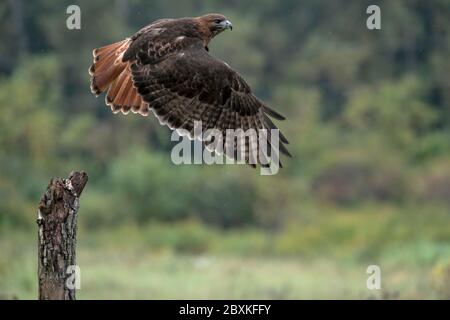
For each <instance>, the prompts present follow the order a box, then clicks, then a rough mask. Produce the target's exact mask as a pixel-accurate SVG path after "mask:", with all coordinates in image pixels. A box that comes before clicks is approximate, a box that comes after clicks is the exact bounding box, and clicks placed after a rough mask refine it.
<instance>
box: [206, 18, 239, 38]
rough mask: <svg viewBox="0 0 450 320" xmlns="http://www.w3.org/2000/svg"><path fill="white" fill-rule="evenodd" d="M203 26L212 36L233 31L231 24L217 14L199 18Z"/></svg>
mask: <svg viewBox="0 0 450 320" xmlns="http://www.w3.org/2000/svg"><path fill="white" fill-rule="evenodd" d="M198 19H199V20H200V22H201V23H202V25H203V26H205V27H206V28H208V30H209V31H210V32H211V34H212V36H213V37H214V36H217V35H218V34H219V33H221V32H222V31H225V30H226V29H230V30H233V25H232V24H231V22H230V21H229V20H228V19H227V18H226V17H225V16H223V15H221V14H217V13H210V14H207V15H204V16H201V17H199V18H198Z"/></svg>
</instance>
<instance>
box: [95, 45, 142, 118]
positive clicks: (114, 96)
mask: <svg viewBox="0 0 450 320" xmlns="http://www.w3.org/2000/svg"><path fill="white" fill-rule="evenodd" d="M129 45H130V40H129V39H125V40H123V41H120V42H116V43H113V44H110V45H107V46H104V47H102V48H98V49H95V50H94V51H93V56H94V62H93V64H92V65H91V67H90V68H89V74H90V75H91V91H92V93H93V94H95V95H96V96H98V95H100V94H101V93H102V92H105V91H107V92H108V93H107V95H106V98H105V100H106V104H107V105H109V106H110V107H111V110H112V111H113V112H114V113H117V112H122V113H123V114H128V113H129V112H130V110H131V111H132V112H133V113H140V114H142V115H145V116H146V115H148V112H149V105H148V104H147V103H146V102H144V101H142V99H141V97H140V96H139V94H138V93H137V90H136V89H135V88H134V86H133V81H132V78H131V72H130V69H129V63H128V62H123V61H122V59H123V54H124V53H125V51H126V50H127V49H128V47H129Z"/></svg>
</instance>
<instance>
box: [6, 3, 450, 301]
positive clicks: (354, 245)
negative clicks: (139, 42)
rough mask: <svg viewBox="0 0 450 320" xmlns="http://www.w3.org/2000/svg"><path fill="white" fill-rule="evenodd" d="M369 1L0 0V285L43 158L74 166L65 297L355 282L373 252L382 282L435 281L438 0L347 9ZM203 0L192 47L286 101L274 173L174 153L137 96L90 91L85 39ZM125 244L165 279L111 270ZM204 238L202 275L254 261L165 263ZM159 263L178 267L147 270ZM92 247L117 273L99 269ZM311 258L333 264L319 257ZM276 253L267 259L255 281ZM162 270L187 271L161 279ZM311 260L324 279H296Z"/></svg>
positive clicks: (439, 146)
mask: <svg viewBox="0 0 450 320" xmlns="http://www.w3.org/2000/svg"><path fill="white" fill-rule="evenodd" d="M71 4H77V5H79V6H80V7H81V13H82V17H81V23H82V24H81V26H82V29H81V30H68V29H67V28H66V19H67V17H68V15H67V14H66V8H67V7H68V6H69V5H71ZM370 4H373V3H372V2H371V1H332V0H327V1H313V0H304V1H293V0H284V1H277V0H262V1H258V3H255V2H253V1H235V0H229V1H219V0H214V1H199V0H190V1H165V0H153V1H144V0H115V1H106V0H105V1H87V0H86V1H58V2H55V1H50V0H36V1H24V0H15V1H13V0H10V1H3V2H1V3H0V17H1V19H0V38H1V39H2V43H3V44H2V46H0V165H1V168H2V169H1V172H0V252H1V253H0V297H6V298H10V297H14V296H16V295H17V297H19V298H21V297H24V298H26V297H34V292H33V290H35V283H34V282H35V281H34V275H35V273H33V272H34V268H35V267H34V260H33V257H34V254H35V253H34V251H35V250H34V245H35V243H34V235H35V225H34V223H35V210H36V206H37V203H38V201H39V198H40V196H41V194H42V193H43V191H44V189H45V186H46V184H47V183H48V181H49V178H50V177H52V176H67V174H68V173H69V171H70V170H72V169H83V170H86V171H87V172H88V173H89V175H90V182H89V184H88V186H87V189H86V191H85V194H84V195H83V198H82V203H81V210H80V217H79V223H80V224H81V230H80V239H79V241H80V246H81V249H80V250H81V252H80V258H79V260H80V264H81V266H82V268H83V267H84V268H85V269H84V270H86V271H85V272H86V273H87V276H86V277H87V278H88V279H90V280H91V282H90V283H91V285H89V283H87V284H86V286H85V288H88V289H85V290H84V291H82V293H81V295H82V296H83V294H85V295H84V297H105V298H108V297H137V298H141V297H147V298H159V297H167V298H176V297H182V298H189V297H198V298H209V297H212V298H217V297H222V296H221V295H220V294H218V292H221V294H224V295H225V296H223V297H228V298H246V297H249V298H311V297H319V298H322V297H324V298H330V297H341V298H345V297H367V296H368V295H369V294H372V293H368V292H367V290H366V289H365V288H364V286H365V280H364V277H365V267H363V266H366V265H368V264H369V262H370V263H376V264H380V265H381V267H382V270H383V266H384V267H385V268H387V270H390V273H389V274H388V275H387V277H390V278H388V279H390V282H389V283H387V284H386V286H387V287H388V288H387V289H386V291H385V292H384V294H386V292H388V293H389V294H393V295H394V296H395V295H396V294H397V295H400V296H401V297H405V298H408V297H414V298H428V297H440V298H442V297H443V298H449V297H450V157H449V156H450V135H449V134H450V59H449V57H450V19H449V17H450V1H449V0H435V1H420V0H408V1H406V0H404V1H377V3H376V4H378V5H379V6H380V7H381V13H382V14H381V26H382V29H381V30H368V29H367V28H366V19H367V17H368V15H367V14H366V8H367V6H369V5H370ZM208 12H220V13H223V14H225V15H226V16H227V17H228V18H229V19H230V20H231V21H232V22H233V25H234V30H233V32H226V33H224V34H222V35H220V36H219V37H217V38H216V39H214V40H213V42H212V44H211V46H210V49H211V53H212V54H213V55H214V56H216V57H219V58H221V59H223V60H224V61H226V62H228V63H229V64H230V65H231V66H232V67H233V68H234V69H235V70H237V71H238V72H239V73H240V74H241V75H242V76H243V77H244V78H245V79H247V80H248V82H249V84H250V85H251V87H252V88H253V89H254V91H255V92H256V94H257V95H258V96H259V97H261V98H262V99H263V100H265V101H266V102H268V103H269V104H270V105H272V106H274V107H275V108H276V109H277V110H279V111H280V112H281V113H282V114H284V115H286V116H287V119H288V120H287V121H284V122H283V123H280V128H282V129H283V131H284V132H285V134H286V135H287V137H288V138H289V140H290V142H291V145H290V150H291V152H292V153H293V155H294V157H293V158H292V159H285V161H284V164H285V168H284V169H283V170H281V171H280V173H279V174H278V175H276V176H260V175H259V171H255V170H252V169H250V168H248V167H245V166H207V165H201V166H200V165H192V166H176V165H174V164H172V162H171V160H170V151H171V148H172V146H173V145H174V143H173V142H171V141H170V130H169V129H168V128H166V127H161V126H160V125H159V123H158V121H157V120H156V119H155V118H154V117H153V116H152V115H150V116H149V117H147V118H144V117H141V116H138V115H128V116H123V115H113V114H112V113H111V112H110V110H109V108H107V107H105V105H104V101H103V97H101V98H95V97H93V95H92V94H91V93H90V90H89V75H88V72H87V70H88V68H89V66H90V64H91V60H92V54H91V52H92V49H93V48H96V47H100V46H103V45H106V44H109V43H112V42H116V41H118V40H120V39H122V38H124V37H127V36H129V35H131V34H133V33H134V32H135V31H137V30H138V29H139V28H141V27H142V26H145V25H146V24H148V23H149V22H151V21H153V20H156V19H159V18H162V17H184V16H198V15H202V14H205V13H208ZM105 247H108V248H109V247H110V248H111V250H112V251H113V250H114V252H116V253H111V252H110V253H108V250H106V249H105ZM138 248H139V249H140V250H142V249H143V250H146V252H149V255H150V252H153V253H152V259H156V258H155V256H154V255H155V254H156V256H157V257H159V258H158V259H163V258H161V256H163V257H165V258H164V259H168V260H164V259H163V260H157V261H156V262H154V264H152V268H156V269H152V268H150V267H149V270H152V273H153V274H155V273H156V274H157V275H158V277H160V279H166V278H164V277H165V276H167V279H166V281H164V280H160V281H154V282H151V280H149V281H150V282H146V286H145V288H146V290H147V289H148V290H147V291H145V290H144V288H142V286H139V283H138V282H136V281H137V280H134V282H133V281H132V280H130V279H134V278H133V272H131V273H130V274H128V275H124V274H126V271H124V269H133V268H135V265H133V266H130V263H132V262H133V261H134V263H137V262H136V260H138V261H140V262H141V263H142V264H144V265H145V261H146V260H145V257H141V256H138V254H137V252H138ZM117 250H119V251H120V252H122V254H123V255H119V253H117ZM101 252H103V253H104V256H102V255H101ZM131 252H135V253H136V254H135V255H134V256H133V255H132V253H131ZM155 252H156V253H155ZM168 252H170V253H168ZM118 256H120V258H118ZM130 256H133V257H130ZM204 256H207V257H211V256H217V257H219V258H217V259H219V262H217V263H216V265H214V262H209V263H210V264H211V263H213V265H214V268H213V269H214V270H216V269H217V268H219V269H220V268H225V269H226V270H222V271H223V272H222V271H217V270H216V271H215V272H218V275H217V278H214V277H213V276H212V275H211V277H213V278H212V279H214V281H215V282H216V283H217V282H226V281H231V280H229V278H230V277H232V276H234V277H235V275H236V273H235V272H234V271H233V270H235V269H233V268H238V267H236V266H235V265H234V264H233V263H235V264H236V265H237V266H240V267H239V268H241V269H242V268H244V269H245V268H247V269H245V270H252V268H260V270H261V271H260V272H261V274H259V275H258V276H259V277H260V279H259V278H257V275H253V276H254V277H255V279H253V278H252V279H253V281H250V280H248V278H249V277H250V278H251V277H252V273H251V272H250V273H249V274H246V273H245V271H242V272H243V275H242V276H241V278H242V279H244V278H245V279H246V280H245V281H249V283H248V285H247V286H244V285H243V284H241V285H239V284H237V283H234V285H232V284H230V285H229V287H221V286H220V285H218V288H219V289H217V291H215V290H213V289H212V288H210V287H209V286H208V284H207V282H208V280H207V279H210V278H207V279H206V278H201V277H200V275H199V274H198V273H195V272H193V271H192V270H190V271H189V269H186V270H185V269H183V266H185V263H186V260H183V259H194V260H193V261H194V262H195V265H197V263H200V265H201V266H203V264H205V265H208V263H207V262H208V261H209V260H206V262H205V261H203V260H204V259H206V258H202V259H203V260H200V261H197V260H198V259H197V258H198V257H204ZM223 257H230V258H229V259H231V260H228V259H225V258H223ZM236 257H241V258H236ZM243 257H246V259H250V258H249V257H252V258H251V259H256V261H257V263H256V262H255V261H254V260H251V262H248V261H249V260H245V259H244V258H243ZM96 258H97V259H96ZM98 259H100V260H101V261H109V262H108V264H107V263H106V262H104V263H105V265H102V264H101V263H99V260H98ZM108 259H109V260H108ZM127 259H128V260H127ZM220 259H225V260H224V261H222V260H220ZM233 259H237V260H236V261H235V260H233ZM242 259H244V260H242ZM119 260H120V261H119ZM125 260H126V261H127V262H126V263H125V262H123V261H125ZM129 260H131V261H132V262H130V261H129ZM121 261H122V262H121ZM158 261H159V262H158ZM188 261H190V260H188ZM202 261H203V262H204V263H203V264H202ZM230 261H231V262H230ZM233 261H235V262H233ZM299 261H300V262H299ZM120 263H124V265H123V266H122V265H121V264H120ZM158 263H159V264H158ZM165 263H167V264H170V265H172V264H173V265H175V266H176V267H175V269H176V268H179V269H180V270H178V269H177V270H178V271H176V272H178V273H180V275H178V273H176V275H170V274H169V275H168V274H166V273H165V272H166V271H167V265H166V264H165ZM227 263H230V264H232V265H228V264H227ZM253 263H255V264H254V265H253ZM276 263H279V264H280V265H277V264H276ZM297 263H299V264H301V265H302V266H303V267H302V268H301V269H298V268H297V267H296V266H297ZM349 263H350V264H352V265H353V267H349V266H348V264H349ZM111 264H113V265H116V264H119V265H120V267H119V266H118V267H117V268H118V270H116V272H117V273H120V274H122V275H123V277H122V278H123V279H127V280H123V283H122V282H120V281H121V280H117V279H116V278H114V277H113V276H111V275H110V276H109V277H106V278H105V275H104V274H103V272H104V269H105V268H106V269H107V268H109V267H110V265H111ZM150 264H151V263H150ZM274 264H275V265H274ZM316 264H317V265H316ZM328 265H335V267H333V268H332V269H327V268H328V267H324V269H323V270H322V269H321V266H328ZM317 266H318V267H317ZM95 268H97V269H98V271H96V272H97V273H95V272H94V271H92V272H93V274H89V272H90V271H89V270H93V269H95ZM102 268H103V269H102ZM157 268H160V269H157ZM210 268H212V267H210ZM227 268H228V269H227ZM239 268H238V270H241V269H239ZM283 268H284V269H283ZM169 269H170V268H169ZM280 269H282V270H285V275H286V279H284V278H277V277H281V275H277V276H276V277H275V276H274V278H273V280H272V281H271V282H270V281H269V283H265V282H264V281H267V279H268V278H270V277H272V275H273V273H278V272H279V271H278V270H280ZM95 270H96V269H95ZM136 270H139V268H138V267H137V269H136ZM146 270H147V269H146V268H143V269H142V270H141V271H142V272H144V271H146ZM158 270H159V271H158ZM170 270H172V269H170ZM195 270H197V269H195ZM230 270H231V271H230ZM263 270H265V271H263ZM317 270H321V271H320V272H322V271H323V272H322V273H321V274H320V276H317V275H316V272H319V271H317ZM172 271H173V270H172ZM172 271H171V272H172ZM157 272H161V274H158V273H157ZM173 272H175V271H173ZM201 272H205V271H204V270H203V271H201ZM227 272H230V275H228V273H227ZM263 272H266V273H263ZM308 272H309V273H308ZM152 273H150V272H149V274H148V275H147V277H149V278H151V277H152ZM189 274H191V278H189ZM192 274H194V275H192ZM281 274H282V273H281ZM336 274H346V278H345V279H346V280H345V279H341V281H338V280H336V279H335V278H337V275H336ZM355 274H357V275H358V276H356V275H355ZM134 276H135V277H136V275H134ZM177 276H179V277H180V279H182V280H181V282H184V281H186V283H188V284H189V283H190V282H189V281H192V283H195V285H198V286H201V285H203V287H201V288H203V290H202V289H199V290H196V291H189V289H188V288H191V287H192V286H188V287H183V286H182V287H181V289H179V290H178V291H175V292H174V291H170V290H169V289H168V288H169V287H170V286H172V287H174V286H175V287H176V286H179V285H180V284H179V282H176V283H175V282H174V281H175V280H172V279H178V278H177ZM186 277H187V278H186ZM205 277H206V276H205ZM227 277H228V278H227ZM318 277H324V278H323V279H326V281H328V282H324V283H323V286H322V287H323V288H322V289H323V290H322V291H320V290H319V291H314V290H317V287H320V285H321V282H320V280H317V282H314V279H317V278H318ZM358 277H362V278H361V279H359V278H358ZM330 278H333V279H335V280H334V281H335V282H333V283H334V284H335V286H334V289H333V290H328V289H327V288H326V286H327V283H330V282H329V279H330ZM85 279H86V278H85ZM227 279H228V280H227ZM233 279H235V278H233ZM242 279H241V280H242ZM293 279H294V280H293ZM295 279H300V280H298V281H296V280H295ZM349 279H350V280H349ZM355 279H358V280H355ZM238 280H239V279H238ZM238 280H236V279H235V281H238ZM84 281H85V282H87V281H88V280H84ZM239 281H240V280H239ZM242 281H244V280H242ZM324 281H325V280H324ZM352 281H353V282H352ZM94 283H95V284H96V286H95V287H94V286H93V284H94ZM230 283H233V282H230ZM243 283H244V282H243ZM102 285H103V287H104V291H102V290H101V288H102ZM108 285H110V286H111V285H115V286H116V288H120V290H124V291H122V292H123V294H122V295H121V294H120V290H119V289H117V290H118V291H114V292H115V294H116V295H114V294H112V293H111V291H109V289H108V288H110V287H108ZM241 286H242V287H241ZM237 287H238V288H237ZM243 287H246V288H247V289H248V291H246V290H247V289H245V288H243ZM89 288H90V289H91V290H89ZM124 288H126V289H124ZM149 288H150V289H149ZM152 288H153V289H152ZM156 288H160V289H161V290H160V291H158V289H156ZM166 288H167V290H166ZM83 292H85V293H83ZM194 292H195V293H194ZM196 293H197V295H196ZM382 297H386V295H384V296H382ZM388 297H389V295H388Z"/></svg>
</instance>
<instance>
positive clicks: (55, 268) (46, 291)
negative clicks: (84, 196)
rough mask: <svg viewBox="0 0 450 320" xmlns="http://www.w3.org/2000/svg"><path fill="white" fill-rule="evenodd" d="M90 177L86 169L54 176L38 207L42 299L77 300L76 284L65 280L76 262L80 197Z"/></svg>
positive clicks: (39, 270)
mask: <svg viewBox="0 0 450 320" xmlns="http://www.w3.org/2000/svg"><path fill="white" fill-rule="evenodd" d="M87 180H88V176H87V174H86V173H85V172H72V173H71V174H70V176H69V178H68V179H61V178H53V179H52V180H51V181H50V184H49V185H48V187H47V191H46V192H45V193H44V195H43V196H42V198H41V201H40V203H39V209H38V219H37V224H38V228H39V233H38V236H39V237H38V259H39V262H38V277H39V299H40V300H75V288H73V286H67V285H66V283H67V281H68V280H70V279H69V277H71V276H72V277H71V279H72V278H73V275H72V274H71V273H70V272H69V273H67V271H68V268H69V267H71V266H72V268H73V266H76V251H75V249H76V241H77V212H78V209H79V206H80V203H79V197H80V194H81V192H82V191H83V189H84V187H85V185H86V183H87Z"/></svg>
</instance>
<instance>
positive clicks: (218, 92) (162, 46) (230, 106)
mask: <svg viewBox="0 0 450 320" xmlns="http://www.w3.org/2000/svg"><path fill="white" fill-rule="evenodd" d="M232 28H233V26H232V24H231V22H230V21H228V20H227V19H226V18H225V17H224V16H223V15H220V14H208V15H205V16H201V17H197V18H182V19H161V20H157V21H155V22H153V23H151V24H150V25H148V26H146V27H144V28H143V29H141V30H140V31H138V32H137V33H136V34H134V35H133V36H132V37H130V38H127V39H125V40H123V41H120V42H117V43H113V44H110V45H107V46H105V47H102V48H98V49H95V50H94V51H93V55H94V62H93V64H92V66H91V67H90V69H89V73H90V75H91V91H92V92H93V93H94V94H95V95H97V96H98V95H100V94H101V93H102V92H107V94H106V98H105V100H106V104H107V105H108V106H110V107H111V110H112V112H114V113H118V112H122V113H123V114H128V113H129V112H130V111H131V112H133V113H139V114H141V115H143V116H146V115H148V113H149V111H150V110H151V111H152V112H153V113H154V114H155V115H156V117H157V118H158V119H159V121H160V122H161V124H164V125H167V126H169V127H170V128H171V129H173V130H177V131H178V132H185V135H189V137H190V138H191V139H196V138H199V137H197V136H194V124H195V122H197V121H201V123H202V129H203V130H207V129H216V130H219V132H221V133H222V134H223V135H224V136H225V135H226V131H227V129H233V130H237V129H242V130H243V131H244V132H246V131H247V130H249V129H254V130H250V131H254V132H255V133H254V136H253V137H252V136H250V137H245V142H244V143H243V144H244V145H245V147H246V148H245V149H244V150H245V151H244V152H245V162H246V163H248V164H250V165H251V166H253V167H256V164H260V165H261V166H266V167H267V166H268V165H267V163H268V162H270V161H268V159H267V158H270V157H272V156H273V154H274V153H276V152H277V151H275V149H278V150H279V151H281V152H282V153H284V154H286V155H288V156H290V154H289V152H288V150H287V149H286V147H285V145H284V144H288V141H287V139H286V138H285V136H284V135H283V134H282V133H281V132H279V131H278V133H279V143H278V148H270V147H271V146H273V143H272V141H271V139H270V137H271V133H270V132H271V129H278V128H277V127H276V126H275V124H274V123H273V122H272V120H271V119H270V118H269V117H272V118H275V119H277V120H284V117H283V116H282V115H280V114H279V113H278V112H276V111H274V110H273V109H271V108H269V107H268V106H267V105H265V104H264V103H263V102H262V101H261V100H259V99H258V98H257V97H256V96H255V95H254V94H253V93H252V90H251V89H250V87H249V86H248V84H247V83H246V82H245V80H244V79H243V78H242V77H241V76H240V75H239V74H238V73H237V72H236V71H234V70H233V69H231V68H230V66H228V64H226V63H225V62H222V61H220V60H218V59H216V58H214V57H212V56H211V55H209V53H208V51H209V50H208V45H209V43H210V41H211V39H212V38H214V37H215V36H216V35H218V34H219V33H221V32H222V31H225V30H226V29H230V30H231V29H232ZM181 129H183V130H181ZM261 129H267V130H261ZM261 132H265V136H264V138H265V141H267V145H268V146H269V149H271V150H269V152H267V153H258V156H257V159H256V163H255V162H252V161H250V159H249V158H250V156H249V150H250V149H253V150H254V149H255V148H258V146H259V144H260V141H261V140H260V137H261V134H262V133H261ZM181 134H182V133H181ZM252 138H254V140H252ZM200 139H203V140H205V139H204V137H200ZM237 140H239V139H237ZM252 142H254V143H252ZM226 143H229V142H228V141H227V142H226ZM231 143H232V144H234V146H236V145H237V144H238V141H236V140H234V141H232V142H231ZM219 144H220V143H216V144H214V143H213V142H211V143H210V144H209V145H206V146H207V147H208V146H209V149H213V150H215V151H216V152H220V150H225V148H224V147H223V142H222V145H221V146H219ZM219 147H221V148H219ZM222 152H224V153H226V152H225V151H222ZM250 152H251V150H250ZM226 156H228V157H230V158H232V159H237V153H236V151H234V152H232V153H231V154H226ZM275 156H277V158H276V159H278V161H279V156H278V154H276V155H275ZM262 158H265V159H262ZM272 159H273V158H272ZM263 160H264V161H263Z"/></svg>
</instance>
